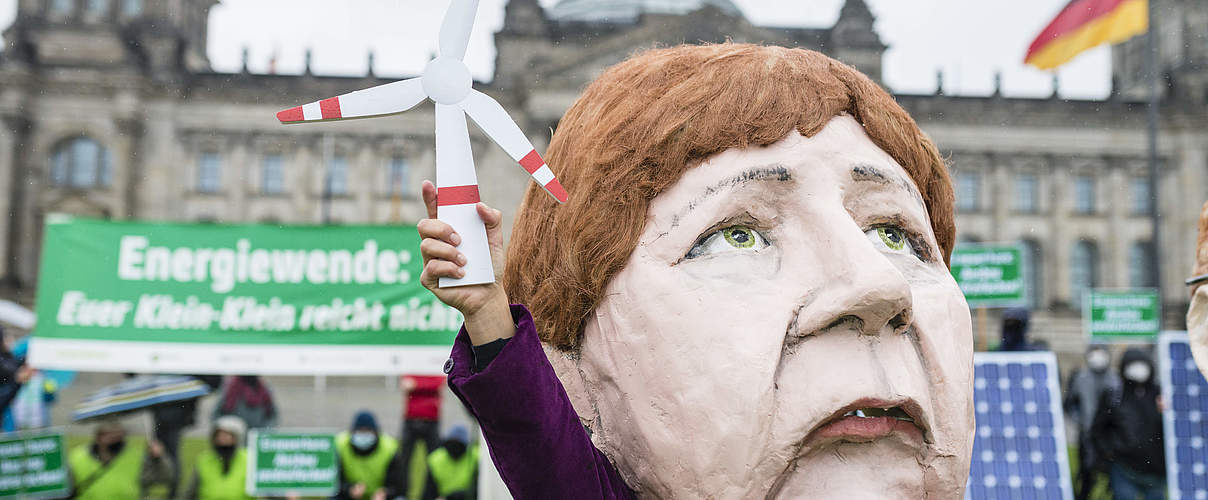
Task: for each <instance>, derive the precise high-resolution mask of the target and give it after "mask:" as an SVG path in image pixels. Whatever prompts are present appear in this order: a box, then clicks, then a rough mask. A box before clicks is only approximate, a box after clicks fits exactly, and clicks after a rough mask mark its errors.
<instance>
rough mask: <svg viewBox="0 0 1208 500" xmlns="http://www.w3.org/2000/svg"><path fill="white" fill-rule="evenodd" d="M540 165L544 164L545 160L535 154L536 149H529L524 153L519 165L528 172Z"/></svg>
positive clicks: (533, 170)
mask: <svg viewBox="0 0 1208 500" xmlns="http://www.w3.org/2000/svg"><path fill="white" fill-rule="evenodd" d="M542 165H545V160H542V159H541V155H539V154H537V150H536V149H534V150H532V151H529V154H526V155H524V158H521V159H520V166H522V167H524V169H525V170H527V171H528V173H530V174H531V173H533V172H536V171H537V169H539V168H541V166H542Z"/></svg>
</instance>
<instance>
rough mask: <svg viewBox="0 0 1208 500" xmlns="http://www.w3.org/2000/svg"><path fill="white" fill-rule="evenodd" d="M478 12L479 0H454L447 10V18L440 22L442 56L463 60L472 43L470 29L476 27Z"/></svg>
mask: <svg viewBox="0 0 1208 500" xmlns="http://www.w3.org/2000/svg"><path fill="white" fill-rule="evenodd" d="M477 13H478V0H453V1H452V2H451V3H449V10H447V11H445V20H444V21H443V22H441V24H440V46H439V49H440V56H441V57H451V58H453V59H457V60H459V61H460V60H461V59H462V58H463V57H465V56H466V46H467V45H469V43H470V30H471V29H473V28H474V15H475V14H477Z"/></svg>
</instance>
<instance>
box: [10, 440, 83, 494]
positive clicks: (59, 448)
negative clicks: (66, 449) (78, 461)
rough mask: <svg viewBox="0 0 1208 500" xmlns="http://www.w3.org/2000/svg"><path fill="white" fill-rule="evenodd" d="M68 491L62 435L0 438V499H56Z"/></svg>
mask: <svg viewBox="0 0 1208 500" xmlns="http://www.w3.org/2000/svg"><path fill="white" fill-rule="evenodd" d="M67 488H68V485H67V465H66V463H65V462H64V460H63V435H62V434H54V433H30V434H7V435H5V436H4V437H0V498H57V497H60V496H63V495H64V494H65V493H67Z"/></svg>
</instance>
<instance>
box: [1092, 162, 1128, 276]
mask: <svg viewBox="0 0 1208 500" xmlns="http://www.w3.org/2000/svg"><path fill="white" fill-rule="evenodd" d="M1103 167H1104V168H1103V173H1104V174H1106V175H1102V176H1101V177H1100V178H1102V179H1103V180H1104V183H1105V184H1106V185H1105V186H1103V187H1105V188H1106V190H1105V192H1106V193H1107V194H1108V196H1104V197H1101V198H1100V199H1099V200H1098V201H1099V202H1100V204H1099V205H1100V206H1101V207H1104V208H1105V209H1106V210H1107V220H1108V227H1110V228H1116V230H1114V231H1108V232H1107V235H1106V236H1107V237H1106V238H1105V241H1104V242H1103V247H1104V250H1105V255H1103V256H1102V260H1103V263H1104V264H1105V265H1106V266H1105V268H1104V269H1103V271H1104V275H1103V278H1104V279H1103V280H1102V286H1106V287H1115V288H1125V287H1128V286H1129V283H1128V275H1129V273H1128V252H1129V247H1131V245H1132V241H1131V239H1130V235H1129V233H1128V232H1127V231H1124V230H1123V228H1124V227H1125V219H1126V217H1127V216H1128V210H1129V203H1130V201H1131V198H1130V197H1129V196H1127V194H1124V193H1129V191H1130V190H1131V189H1130V186H1129V181H1130V177H1131V175H1129V173H1128V172H1127V165H1126V164H1125V163H1123V162H1122V161H1120V160H1115V159H1112V158H1106V159H1104V162H1103ZM1122 194H1123V195H1122Z"/></svg>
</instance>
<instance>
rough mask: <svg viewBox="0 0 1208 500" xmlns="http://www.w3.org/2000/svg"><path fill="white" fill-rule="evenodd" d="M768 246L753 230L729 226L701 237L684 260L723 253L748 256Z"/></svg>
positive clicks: (757, 232) (766, 241)
mask: <svg viewBox="0 0 1208 500" xmlns="http://www.w3.org/2000/svg"><path fill="white" fill-rule="evenodd" d="M770 245H771V243H769V242H768V240H767V238H764V236H763V235H762V234H760V233H759V231H757V230H755V229H753V228H750V227H747V226H730V227H727V228H724V229H718V230H716V231H713V232H712V233H709V234H708V235H706V236H704V237H702V238H701V239H700V240H699V241H698V242H697V243H696V244H695V245H693V246H692V249H691V250H689V251H688V254H687V255H685V256H684V258H687V259H695V258H697V257H700V256H703V255H714V254H724V253H735V254H739V255H742V254H750V253H753V252H757V251H759V250H762V249H764V248H767V247H768V246H770Z"/></svg>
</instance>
